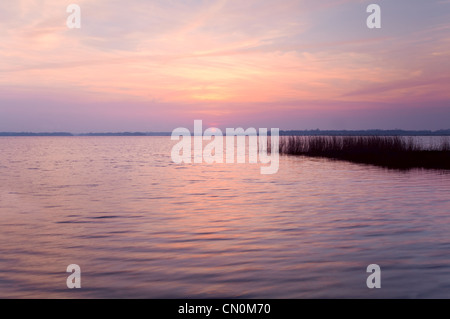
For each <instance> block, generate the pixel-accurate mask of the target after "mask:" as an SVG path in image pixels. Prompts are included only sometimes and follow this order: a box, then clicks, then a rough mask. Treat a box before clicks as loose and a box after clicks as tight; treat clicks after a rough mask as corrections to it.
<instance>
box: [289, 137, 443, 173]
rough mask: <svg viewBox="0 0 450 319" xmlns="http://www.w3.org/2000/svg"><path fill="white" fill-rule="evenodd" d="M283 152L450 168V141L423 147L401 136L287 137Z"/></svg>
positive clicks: (398, 165) (407, 166)
mask: <svg viewBox="0 0 450 319" xmlns="http://www.w3.org/2000/svg"><path fill="white" fill-rule="evenodd" d="M280 154H286V155H304V156H312V157H326V158H332V159H339V160H346V161H350V162H355V163H364V164H373V165H378V166H383V167H388V168H398V169H411V168H436V169H450V143H449V141H448V139H446V140H443V141H442V143H441V145H440V146H438V147H433V148H429V149H424V148H423V147H421V146H420V145H419V144H418V143H416V142H415V141H414V139H412V138H408V139H407V138H404V137H401V136H285V137H282V138H281V140H280Z"/></svg>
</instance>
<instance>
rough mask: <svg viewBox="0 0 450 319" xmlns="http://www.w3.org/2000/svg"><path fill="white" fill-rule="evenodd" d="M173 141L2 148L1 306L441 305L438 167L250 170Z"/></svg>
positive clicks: (449, 252)
mask: <svg viewBox="0 0 450 319" xmlns="http://www.w3.org/2000/svg"><path fill="white" fill-rule="evenodd" d="M172 145H173V142H171V141H170V139H169V138H168V137H21V138H0V150H1V153H0V176H1V184H0V297H2V298H5V297H10V298H17V297H19V298H30V297H33V298H36V297H44V298H47V297H48V298H52V297H56V298H75V297H76V298H79V297H83V298H92V297H95V298H97V297H106V298H175V297H180V298H210V297H223V298H228V297H242V298H335V297H343V298H400V297H401V298H432V297H440V298H449V297H450V235H449V231H450V214H449V213H450V198H449V194H450V174H449V173H445V172H440V171H432V170H412V171H408V172H403V171H395V170H387V169H383V168H377V167H372V166H365V165H359V164H352V163H347V162H340V161H332V160H327V159H311V158H306V157H287V156H282V157H281V158H280V169H279V172H278V173H277V174H275V175H261V174H260V166H259V165H258V164H214V165H207V164H192V165H191V164H189V165H188V164H185V165H176V164H174V163H172V161H171V157H170V150H171V147H172ZM374 263H375V264H378V265H380V267H381V280H382V288H381V289H368V288H367V286H366V279H367V276H368V275H369V274H368V273H366V267H367V266H368V265H369V264H374ZM69 264H78V265H80V267H81V271H82V275H81V285H82V288H81V289H73V290H71V289H68V288H67V286H66V278H67V276H68V275H69V274H68V273H66V268H67V266H68V265H69Z"/></svg>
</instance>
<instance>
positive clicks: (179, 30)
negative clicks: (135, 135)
mask: <svg viewBox="0 0 450 319" xmlns="http://www.w3.org/2000/svg"><path fill="white" fill-rule="evenodd" d="M71 3H74V4H77V5H79V6H80V8H81V28H80V29H69V28H68V27H67V25H66V20H67V18H68V17H69V15H70V13H67V12H66V8H67V6H68V5H69V4H71ZM371 3H376V4H378V5H379V6H380V7H381V28H380V29H369V28H368V27H367V25H366V20H367V17H368V16H369V15H370V13H367V12H366V8H367V6H368V5H369V4H371ZM449 88H450V0H427V1H424V0H371V1H358V0H323V1H316V0H246V1H242V0H161V1H156V0H127V1H122V0H121V1H118V0H95V1H94V0H71V1H63V0H14V1H13V0H4V1H1V2H0V132H2V131H10V132H22V131H32V132H55V131H65V132H73V133H80V132H122V131H145V132H150V131H166V132H170V131H172V130H174V129H175V128H177V127H187V128H192V127H193V121H194V120H203V125H204V126H205V127H219V128H226V127H243V128H248V127H255V128H263V127H266V128H280V129H282V130H290V129H349V130H351V129H407V130H421V129H426V130H428V129H429V130H437V129H448V128H450V89H449Z"/></svg>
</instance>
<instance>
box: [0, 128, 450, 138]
mask: <svg viewBox="0 0 450 319" xmlns="http://www.w3.org/2000/svg"><path fill="white" fill-rule="evenodd" d="M171 134H172V133H171V132H116V133H114V132H109V133H81V134H73V133H68V132H53V133H32V132H0V136H170V135H171ZM280 135H281V136H450V129H447V130H437V131H431V130H421V131H409V130H319V129H316V130H291V131H280Z"/></svg>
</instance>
